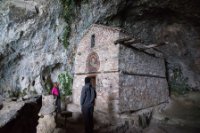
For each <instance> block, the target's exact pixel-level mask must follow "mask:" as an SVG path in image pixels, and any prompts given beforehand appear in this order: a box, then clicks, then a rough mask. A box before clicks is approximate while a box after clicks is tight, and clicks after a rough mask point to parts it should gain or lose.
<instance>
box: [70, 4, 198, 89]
mask: <svg viewBox="0 0 200 133" xmlns="http://www.w3.org/2000/svg"><path fill="white" fill-rule="evenodd" d="M199 7H200V2H199V1H198V0H182V1H179V0H166V1H159V0H134V1H133V0H125V1H123V0H111V1H105V0H98V1H89V2H87V3H83V2H82V4H81V5H79V6H77V7H76V17H75V21H74V22H75V23H73V24H72V33H71V40H70V41H71V43H72V44H74V46H75V45H76V44H77V42H79V41H80V38H81V37H82V36H83V34H84V32H85V30H86V29H87V28H88V27H89V26H90V24H92V23H99V24H104V25H110V26H117V27H121V28H123V29H125V30H127V31H128V32H129V33H130V34H132V35H133V36H134V37H135V38H138V39H141V40H142V41H143V43H144V44H146V45H148V44H158V43H165V45H162V46H160V47H157V48H156V50H157V51H159V52H162V53H163V55H164V57H165V58H166V65H167V72H166V73H167V76H168V81H169V86H170V87H171V88H172V87H174V88H175V89H180V88H189V89H190V90H200V69H199V68H200V52H199V50H200V38H199V34H200V9H199Z"/></svg>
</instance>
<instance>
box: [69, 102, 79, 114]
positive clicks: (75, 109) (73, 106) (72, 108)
mask: <svg viewBox="0 0 200 133" xmlns="http://www.w3.org/2000/svg"><path fill="white" fill-rule="evenodd" d="M67 111H70V112H73V113H75V112H76V113H81V107H80V106H79V105H77V104H68V105H67Z"/></svg>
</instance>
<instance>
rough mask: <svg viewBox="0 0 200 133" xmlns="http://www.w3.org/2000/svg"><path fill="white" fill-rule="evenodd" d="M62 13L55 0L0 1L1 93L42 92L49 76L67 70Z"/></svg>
mask: <svg viewBox="0 0 200 133" xmlns="http://www.w3.org/2000/svg"><path fill="white" fill-rule="evenodd" d="M61 13H62V6H61V3H60V2H59V1H58V0H53V1H52V0H29V1H24V0H9V1H8V0H1V1H0V33H1V34H0V68H1V69H0V75H1V77H0V94H2V95H4V96H6V97H7V96H9V95H13V94H12V92H19V91H20V92H23V93H25V94H26V93H39V94H41V93H43V92H44V84H45V80H46V79H45V78H46V77H47V76H48V75H50V76H51V77H52V80H53V81H56V80H57V75H58V73H59V72H61V71H64V70H66V69H67V67H66V60H67V56H66V55H67V51H66V49H65V48H64V47H63V45H62V38H63V36H62V35H63V32H64V29H65V26H66V23H65V22H64V20H63V19H62V18H61ZM47 69H48V70H49V73H45V72H46V71H47ZM51 73H52V74H51ZM53 81H52V82H53Z"/></svg>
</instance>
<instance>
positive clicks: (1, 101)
mask: <svg viewBox="0 0 200 133" xmlns="http://www.w3.org/2000/svg"><path fill="white" fill-rule="evenodd" d="M2 107H3V97H2V96H1V95H0V110H1V108H2Z"/></svg>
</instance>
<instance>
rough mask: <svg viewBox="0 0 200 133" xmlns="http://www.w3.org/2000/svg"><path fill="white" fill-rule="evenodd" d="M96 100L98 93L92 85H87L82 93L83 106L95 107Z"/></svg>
mask: <svg viewBox="0 0 200 133" xmlns="http://www.w3.org/2000/svg"><path fill="white" fill-rule="evenodd" d="M95 98H96V92H95V90H94V88H92V86H91V84H90V83H87V84H85V86H83V88H82V91H81V99H80V102H81V103H80V104H81V106H93V105H94V100H95Z"/></svg>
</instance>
